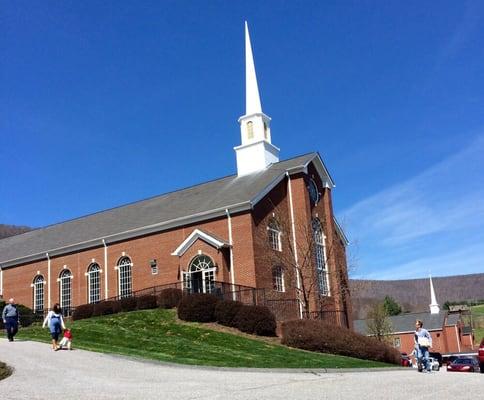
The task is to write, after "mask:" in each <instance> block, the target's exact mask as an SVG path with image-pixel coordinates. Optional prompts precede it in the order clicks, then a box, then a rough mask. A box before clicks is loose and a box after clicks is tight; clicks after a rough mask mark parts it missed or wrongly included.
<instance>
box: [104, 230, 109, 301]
mask: <svg viewBox="0 0 484 400" xmlns="http://www.w3.org/2000/svg"><path fill="white" fill-rule="evenodd" d="M103 246H104V298H105V299H107V298H108V269H109V268H108V246H107V244H106V241H105V240H104V239H103Z"/></svg>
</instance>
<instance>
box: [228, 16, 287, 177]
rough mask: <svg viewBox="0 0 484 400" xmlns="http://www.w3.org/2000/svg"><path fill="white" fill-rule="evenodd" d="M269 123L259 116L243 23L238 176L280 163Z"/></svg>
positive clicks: (252, 70) (255, 87)
mask: <svg viewBox="0 0 484 400" xmlns="http://www.w3.org/2000/svg"><path fill="white" fill-rule="evenodd" d="M270 122H271V119H270V118H269V117H268V116H267V115H266V114H264V113H263V112H262V106H261V103H260V96H259V87H258V86H257V77H256V74H255V64H254V56H253V54H252V45H251V43H250V36H249V27H248V25H247V21H245V115H243V116H242V117H240V118H239V124H240V138H241V142H242V143H241V145H240V146H237V147H234V150H235V154H236V156H237V175H239V176H240V175H246V174H250V173H252V172H257V171H261V170H264V169H265V168H267V167H268V166H269V165H270V164H273V163H276V162H278V161H279V149H278V148H277V147H276V146H274V145H273V144H272V143H271V130H270V127H269V125H270Z"/></svg>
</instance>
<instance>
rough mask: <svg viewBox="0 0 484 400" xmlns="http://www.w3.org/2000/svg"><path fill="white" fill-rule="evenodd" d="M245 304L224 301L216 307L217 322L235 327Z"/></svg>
mask: <svg viewBox="0 0 484 400" xmlns="http://www.w3.org/2000/svg"><path fill="white" fill-rule="evenodd" d="M242 306H243V304H242V303H241V302H240V301H232V300H222V301H220V302H218V303H217V306H216V307H215V320H216V321H217V322H218V323H219V324H221V325H225V326H231V327H235V321H234V320H235V316H236V315H237V313H238V312H239V310H240V308H241V307H242Z"/></svg>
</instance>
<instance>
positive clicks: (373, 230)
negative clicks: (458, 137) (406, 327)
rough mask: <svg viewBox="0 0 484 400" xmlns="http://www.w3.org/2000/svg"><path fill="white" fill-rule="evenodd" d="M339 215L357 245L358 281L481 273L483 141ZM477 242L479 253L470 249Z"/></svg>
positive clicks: (483, 256)
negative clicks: (435, 273)
mask: <svg viewBox="0 0 484 400" xmlns="http://www.w3.org/2000/svg"><path fill="white" fill-rule="evenodd" d="M342 215H344V219H345V221H346V226H347V230H348V234H349V237H350V240H355V239H356V240H357V241H358V242H359V253H360V254H359V259H360V260H361V265H359V266H358V271H357V272H358V275H362V276H365V277H370V276H374V277H375V278H378V279H383V277H385V279H390V278H393V279H401V278H405V277H406V278H411V277H416V276H422V268H424V270H425V271H424V274H423V275H427V274H428V270H429V269H433V268H434V267H436V266H439V268H438V270H439V271H441V272H442V271H445V273H447V274H458V273H464V271H465V273H471V272H482V271H484V243H482V240H483V239H484V136H482V135H481V136H478V137H477V138H476V139H475V140H474V141H473V142H472V143H471V145H469V146H467V147H465V148H464V149H462V150H460V151H457V152H456V153H454V154H453V155H451V156H449V157H448V158H446V159H444V160H443V161H441V162H439V163H437V164H435V165H434V166H432V167H430V168H428V169H427V170H425V171H424V172H422V173H420V174H419V175H417V176H415V177H413V178H410V179H408V180H407V181H404V182H401V183H399V184H397V185H394V186H392V187H390V188H388V189H385V190H382V191H381V192H379V193H376V194H375V195H373V196H371V197H369V198H366V199H364V200H362V201H360V202H358V203H357V204H355V205H354V206H352V207H351V208H349V209H348V210H346V211H345V212H343V213H342ZM476 238H480V240H481V245H480V253H479V252H477V251H475V250H476V248H474V247H472V248H471V247H470V246H471V244H472V243H473V240H475V239H476ZM462 249H464V250H462ZM471 250H472V251H473V252H472V251H471ZM457 254H459V257H460V259H459V261H458V262H456V261H454V260H452V258H453V257H454V256H456V255H457ZM459 265H460V267H459ZM376 269H378V272H375V273H373V272H372V271H373V270H376Z"/></svg>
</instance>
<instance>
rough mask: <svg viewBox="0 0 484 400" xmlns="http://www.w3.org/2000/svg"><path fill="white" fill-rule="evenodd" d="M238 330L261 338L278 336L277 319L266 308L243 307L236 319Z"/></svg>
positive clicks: (235, 323)
mask: <svg viewBox="0 0 484 400" xmlns="http://www.w3.org/2000/svg"><path fill="white" fill-rule="evenodd" d="M234 325H235V327H236V328H237V329H239V330H240V331H242V332H246V333H255V334H256V335H259V336H275V335H276V327H277V324H276V318H275V317H274V314H272V312H271V311H270V310H269V309H268V308H267V307H265V306H245V305H244V306H242V307H241V308H240V309H239V312H238V313H237V315H236V316H235V318H234Z"/></svg>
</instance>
